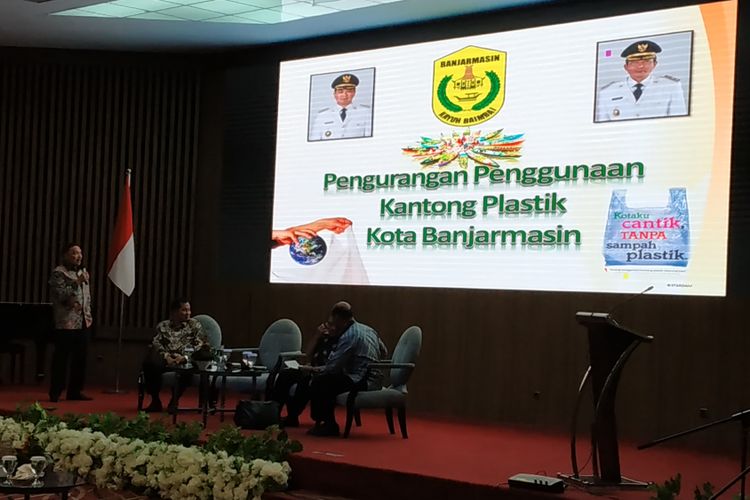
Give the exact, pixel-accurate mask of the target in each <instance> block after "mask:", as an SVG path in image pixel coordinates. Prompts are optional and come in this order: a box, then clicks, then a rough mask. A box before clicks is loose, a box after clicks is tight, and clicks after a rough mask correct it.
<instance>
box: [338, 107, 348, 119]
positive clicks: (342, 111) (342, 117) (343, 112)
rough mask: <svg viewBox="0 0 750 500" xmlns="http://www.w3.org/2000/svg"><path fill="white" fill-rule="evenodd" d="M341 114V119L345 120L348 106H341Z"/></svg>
mask: <svg viewBox="0 0 750 500" xmlns="http://www.w3.org/2000/svg"><path fill="white" fill-rule="evenodd" d="M339 115H340V116H341V121H342V122H343V121H344V120H346V108H341V111H340V112H339Z"/></svg>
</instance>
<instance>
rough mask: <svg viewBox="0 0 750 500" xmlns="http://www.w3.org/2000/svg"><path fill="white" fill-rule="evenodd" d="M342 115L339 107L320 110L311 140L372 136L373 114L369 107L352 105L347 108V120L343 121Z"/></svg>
mask: <svg viewBox="0 0 750 500" xmlns="http://www.w3.org/2000/svg"><path fill="white" fill-rule="evenodd" d="M340 113H341V107H339V106H336V107H332V108H325V109H322V110H320V111H319V112H318V114H317V115H316V116H315V121H314V122H313V127H312V130H311V131H310V140H311V141H321V140H327V139H347V138H351V137H370V136H372V113H371V112H370V107H369V106H365V105H362V104H350V105H349V106H347V108H346V119H345V120H343V121H342V120H341V114H340Z"/></svg>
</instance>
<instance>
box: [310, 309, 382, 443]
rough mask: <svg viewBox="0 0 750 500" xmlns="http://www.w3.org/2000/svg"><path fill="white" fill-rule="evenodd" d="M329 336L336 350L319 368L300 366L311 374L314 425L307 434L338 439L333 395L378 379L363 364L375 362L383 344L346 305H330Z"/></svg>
mask: <svg viewBox="0 0 750 500" xmlns="http://www.w3.org/2000/svg"><path fill="white" fill-rule="evenodd" d="M326 327H327V329H328V331H329V335H331V336H333V337H337V338H338V341H337V343H336V347H335V348H334V350H333V351H331V354H330V355H329V356H328V359H327V360H326V364H325V365H323V366H321V367H312V366H305V367H300V368H302V369H305V370H307V371H311V372H312V373H313V375H314V376H313V379H312V381H311V383H310V416H311V417H312V419H313V420H314V421H315V426H314V427H313V428H311V429H310V430H309V431H308V434H311V435H313V436H338V435H339V425H338V424H337V423H336V415H335V412H334V410H335V408H336V396H338V395H339V394H341V393H342V392H348V391H350V390H351V389H353V388H354V387H355V386H356V385H360V386H362V387H363V388H364V387H366V386H368V385H370V383H371V382H373V383H374V382H375V379H376V378H379V375H380V374H379V372H374V371H371V372H370V377H371V379H372V380H368V379H366V378H365V377H366V376H367V374H368V371H367V365H369V364H370V363H375V362H377V361H378V360H379V358H380V355H381V350H382V349H384V347H385V346H384V345H383V344H382V342H380V338H379V337H378V334H377V332H376V331H375V330H373V329H372V328H370V327H369V326H367V325H363V324H362V323H358V322H357V321H356V320H355V319H354V314H353V313H352V307H351V305H349V303H347V302H338V303H337V304H336V305H334V306H333V309H332V310H331V314H330V316H329V318H328V321H327V322H326Z"/></svg>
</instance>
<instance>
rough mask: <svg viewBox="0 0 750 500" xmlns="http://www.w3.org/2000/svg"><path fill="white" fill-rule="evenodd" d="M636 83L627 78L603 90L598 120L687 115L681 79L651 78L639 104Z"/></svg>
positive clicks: (670, 77)
mask: <svg viewBox="0 0 750 500" xmlns="http://www.w3.org/2000/svg"><path fill="white" fill-rule="evenodd" d="M637 83H638V82H636V81H635V80H633V79H632V78H630V77H629V76H628V77H627V78H625V79H623V80H619V81H615V82H611V83H609V84H607V85H605V86H604V87H602V88H601V90H600V91H599V97H598V99H597V101H596V104H597V105H596V121H598V122H602V121H616V120H632V119H635V118H656V117H661V116H684V115H687V108H686V106H685V97H684V96H683V94H682V85H680V80H679V79H677V78H675V77H673V76H669V75H664V76H657V77H654V76H653V75H651V76H649V77H648V78H646V79H645V80H643V81H642V82H641V83H642V84H643V87H642V89H643V93H642V94H641V98H640V99H638V100H637V101H636V100H635V96H634V95H633V92H634V91H635V89H636V84H637Z"/></svg>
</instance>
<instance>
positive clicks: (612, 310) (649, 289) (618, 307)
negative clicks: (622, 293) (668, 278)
mask: <svg viewBox="0 0 750 500" xmlns="http://www.w3.org/2000/svg"><path fill="white" fill-rule="evenodd" d="M653 289H654V285H651V286H649V287H648V288H646V289H644V290H643V291H640V292H638V293H635V294H633V295H631V296H630V297H628V298H626V299H625V300H623V301H621V302H618V303H617V304H615V305H614V307H612V308H611V309H610V310H609V312H608V313H607V316H608V317H610V318H611V317H612V315H613V314H614V313H615V311H616V310H618V309H620V308H622V306H624V305H625V304H627V303H628V302H630V301H631V300H635V299H636V298H637V297H640V296H641V295H643V294H644V293H646V292H650V291H651V290H653Z"/></svg>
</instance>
